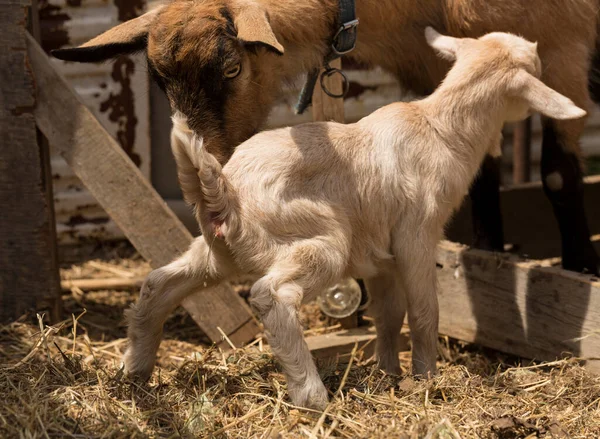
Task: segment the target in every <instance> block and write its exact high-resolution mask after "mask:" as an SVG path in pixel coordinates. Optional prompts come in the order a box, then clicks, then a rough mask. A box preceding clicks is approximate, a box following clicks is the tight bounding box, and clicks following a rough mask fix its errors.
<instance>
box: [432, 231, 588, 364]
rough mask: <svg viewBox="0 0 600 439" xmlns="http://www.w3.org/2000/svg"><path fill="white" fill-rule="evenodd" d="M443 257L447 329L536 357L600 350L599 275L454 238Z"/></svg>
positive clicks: (442, 324) (442, 250)
mask: <svg viewBox="0 0 600 439" xmlns="http://www.w3.org/2000/svg"><path fill="white" fill-rule="evenodd" d="M438 263H439V264H440V265H441V266H443V268H438V277H439V281H440V292H439V302H440V333H442V334H446V335H449V336H451V337H454V338H457V339H460V340H465V341H468V342H474V343H478V344H481V345H482V346H486V347H490V348H493V349H497V350H500V351H503V352H507V353H509V354H515V355H520V356H522V357H525V358H533V359H537V360H554V359H556V358H558V357H561V356H563V355H564V354H567V353H570V354H573V355H575V356H577V357H584V358H600V282H599V281H598V279H594V278H592V277H591V276H584V275H579V274H576V273H571V272H567V271H564V270H561V269H559V268H556V267H551V266H550V264H549V263H548V261H523V260H520V259H518V258H516V257H511V256H500V255H495V254H493V253H489V252H484V251H480V250H471V249H468V248H467V247H465V246H461V245H458V244H453V243H450V242H447V241H445V242H443V243H442V244H441V245H440V246H439V248H438ZM590 367H591V368H592V369H594V370H598V362H595V361H592V362H590Z"/></svg>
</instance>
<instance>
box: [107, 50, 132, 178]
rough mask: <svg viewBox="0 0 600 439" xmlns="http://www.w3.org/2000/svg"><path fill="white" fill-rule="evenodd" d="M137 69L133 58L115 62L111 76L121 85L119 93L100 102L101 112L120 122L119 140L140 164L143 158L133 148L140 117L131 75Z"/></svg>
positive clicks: (123, 57) (113, 120) (124, 58)
mask: <svg viewBox="0 0 600 439" xmlns="http://www.w3.org/2000/svg"><path fill="white" fill-rule="evenodd" d="M134 71H135V64H134V62H133V61H132V60H131V58H129V57H127V56H121V57H119V58H117V60H116V61H115V63H114V64H113V71H112V74H111V77H112V79H113V81H115V82H116V83H117V84H119V85H120V86H121V90H120V91H119V92H118V93H117V94H113V93H110V95H109V96H108V99H106V100H105V101H103V102H101V103H100V112H102V113H106V112H108V118H109V119H110V121H111V122H114V123H116V124H118V127H119V128H118V130H117V141H118V142H119V143H120V144H121V147H122V148H123V150H124V151H125V152H126V153H127V154H128V155H129V157H130V158H131V160H133V162H134V163H135V164H136V166H139V165H140V164H141V158H140V156H139V154H136V153H135V152H134V151H133V149H134V146H135V127H136V125H137V123H138V119H137V117H136V114H135V100H134V96H133V90H132V88H131V76H132V75H133V73H134Z"/></svg>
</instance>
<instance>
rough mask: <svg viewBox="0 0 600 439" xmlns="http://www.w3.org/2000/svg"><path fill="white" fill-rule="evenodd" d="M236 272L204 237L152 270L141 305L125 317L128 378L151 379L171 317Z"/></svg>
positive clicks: (133, 308)
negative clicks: (198, 294)
mask: <svg viewBox="0 0 600 439" xmlns="http://www.w3.org/2000/svg"><path fill="white" fill-rule="evenodd" d="M218 245H220V243H219V244H218ZM234 271H235V269H234V265H233V263H232V261H231V260H230V258H229V257H228V255H227V253H226V251H224V250H223V249H218V250H216V251H214V252H213V251H211V249H210V248H209V245H208V244H207V243H206V241H205V240H204V238H203V237H199V238H196V239H195V240H194V242H193V243H192V245H191V246H190V248H189V250H188V251H187V252H185V253H184V254H183V255H182V256H181V257H179V258H178V259H176V260H175V261H173V262H171V263H170V264H168V265H165V266H164V267H161V268H158V269H156V270H153V271H152V272H151V273H150V274H149V275H148V277H147V278H146V281H145V282H144V285H143V286H142V290H141V293H140V298H139V300H138V302H137V303H136V304H135V305H133V306H132V307H131V309H129V310H128V311H127V313H126V316H127V322H128V324H129V328H128V332H127V336H128V338H129V346H128V348H127V351H126V352H125V355H124V358H123V362H124V365H125V372H126V374H127V375H129V376H132V377H136V378H140V379H147V378H149V377H150V375H151V374H152V369H153V368H154V364H155V362H156V352H157V350H158V347H159V345H160V341H161V338H162V330H163V324H164V322H165V320H166V319H167V317H168V316H169V314H171V313H172V312H173V310H174V309H175V308H176V307H177V306H178V305H179V304H180V303H181V302H182V301H183V299H185V298H186V297H187V296H189V295H190V294H192V293H195V292H197V291H199V290H201V289H203V288H207V287H211V286H214V285H216V284H218V283H219V282H220V281H221V279H223V277H224V276H229V275H231V274H232V273H233V272H234Z"/></svg>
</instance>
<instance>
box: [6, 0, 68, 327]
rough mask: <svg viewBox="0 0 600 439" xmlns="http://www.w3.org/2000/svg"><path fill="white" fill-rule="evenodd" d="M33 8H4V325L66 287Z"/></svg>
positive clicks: (54, 303)
mask: <svg viewBox="0 0 600 439" xmlns="http://www.w3.org/2000/svg"><path fill="white" fill-rule="evenodd" d="M28 6H30V2H28V1H23V0H7V1H3V2H2V4H1V5H0V48H1V49H0V78H2V80H1V81H0V102H1V105H0V139H1V140H0V142H2V148H1V149H0V205H1V206H2V214H0V265H1V266H2V268H1V269H0V320H3V321H4V320H7V319H14V318H17V317H21V316H22V314H23V313H25V312H26V311H29V310H32V309H34V310H35V309H40V308H42V307H43V308H46V307H50V309H51V310H52V311H51V314H52V316H51V317H52V318H53V319H57V318H58V314H59V310H60V308H59V306H60V285H59V275H58V263H57V258H56V239H55V232H54V217H53V210H52V187H51V179H50V174H49V155H48V151H47V145H44V144H43V142H38V133H37V131H36V126H35V118H34V115H33V109H34V106H35V88H34V81H33V75H32V72H31V70H30V68H29V61H28V59H27V51H26V48H27V43H26V34H27V31H26V30H25V25H26V23H27V8H28ZM40 140H41V139H40Z"/></svg>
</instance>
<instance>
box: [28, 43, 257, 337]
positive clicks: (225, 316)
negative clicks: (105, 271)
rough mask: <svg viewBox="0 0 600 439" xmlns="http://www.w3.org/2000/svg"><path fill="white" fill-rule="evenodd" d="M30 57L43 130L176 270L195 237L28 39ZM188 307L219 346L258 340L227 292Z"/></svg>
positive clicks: (144, 243)
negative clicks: (226, 339)
mask: <svg viewBox="0 0 600 439" xmlns="http://www.w3.org/2000/svg"><path fill="white" fill-rule="evenodd" d="M27 50H28V53H29V59H30V62H31V67H32V70H33V72H34V76H35V82H36V84H35V85H36V92H37V105H36V108H35V111H34V114H35V120H36V123H37V125H38V127H39V128H40V130H41V131H42V132H43V133H44V135H45V136H46V137H47V139H48V141H49V142H50V144H51V145H52V146H53V147H54V148H55V149H56V150H57V151H58V152H59V153H60V154H61V156H62V157H63V158H64V159H65V160H66V162H67V163H68V164H69V166H71V168H72V169H73V172H74V173H75V174H76V175H77V177H79V179H80V180H81V181H82V182H83V183H84V184H85V186H86V187H87V188H88V190H89V191H90V192H91V193H92V195H93V196H94V197H95V198H96V200H97V201H98V202H99V203H100V204H101V205H102V207H103V208H104V209H105V210H106V212H107V213H108V214H109V215H110V217H111V218H112V219H113V220H114V221H115V223H116V224H117V225H118V226H119V227H120V228H121V230H122V231H123V233H125V235H126V236H127V238H128V239H129V240H130V241H131V243H132V244H133V245H134V246H135V248H136V249H137V250H138V251H139V252H140V254H141V255H142V256H143V257H144V258H145V259H147V260H148V261H150V264H151V265H152V267H154V268H157V267H161V266H163V265H165V264H167V263H169V262H171V261H172V260H173V259H174V258H175V257H177V256H179V255H180V254H181V253H182V252H183V251H185V250H187V248H188V246H189V245H190V242H191V241H192V235H191V234H190V233H189V231H188V230H187V229H186V228H185V226H184V225H183V224H182V223H181V222H180V221H179V219H178V218H177V217H176V216H175V214H174V213H173V212H172V211H171V210H170V209H169V207H168V206H167V204H166V203H165V202H164V201H163V199H162V198H161V197H160V195H159V194H158V193H157V192H156V191H155V190H154V188H153V187H152V185H151V184H150V182H148V181H147V180H146V179H145V178H144V176H143V175H142V173H141V172H140V171H139V169H138V168H137V167H136V166H135V165H134V164H133V162H132V161H131V160H130V159H129V157H128V156H127V155H126V154H125V152H124V151H123V150H122V149H121V147H120V146H119V144H118V143H117V142H116V141H115V140H114V139H113V138H112V137H111V136H110V134H108V133H107V132H106V131H105V130H104V128H103V127H102V126H101V125H100V123H99V122H98V120H97V119H96V118H95V117H94V115H93V114H92V113H91V112H90V110H89V109H88V108H86V106H85V105H84V104H83V103H82V102H81V101H80V99H79V97H78V96H77V94H76V93H75V92H74V91H73V89H72V88H71V87H70V85H69V84H68V83H67V82H66V81H65V79H64V78H63V77H62V75H61V74H60V73H59V72H57V71H56V69H55V68H54V66H53V65H52V63H51V61H50V60H49V59H48V57H47V55H46V54H45V53H44V51H43V50H42V48H41V47H40V46H39V45H38V44H37V42H36V41H35V40H34V39H33V37H31V36H30V35H28V38H27ZM183 306H184V308H185V309H186V310H187V311H188V312H189V313H190V315H191V316H192V318H193V319H194V320H195V321H196V323H197V324H198V326H200V328H201V329H202V330H203V331H204V332H205V333H206V334H207V335H208V336H209V337H210V339H211V340H212V341H213V342H217V343H222V340H223V336H222V334H221V332H220V331H219V329H218V328H220V329H221V330H222V331H223V332H224V333H225V334H226V335H227V336H228V337H229V339H230V340H231V341H232V342H233V343H234V344H235V345H236V346H240V345H242V344H244V343H246V342H248V341H250V340H251V339H252V338H254V336H255V335H256V334H257V333H258V332H259V328H258V325H257V324H256V322H255V320H254V318H253V316H252V314H251V312H250V310H249V308H248V307H247V306H246V304H245V303H244V301H243V299H242V298H240V297H239V296H238V295H237V294H236V293H235V292H234V291H233V289H232V288H231V287H230V286H229V285H222V286H220V287H217V288H212V289H210V290H205V291H203V292H202V293H197V294H195V295H193V296H191V297H189V298H188V299H186V300H185V301H184V303H183ZM222 346H224V347H226V346H227V344H222Z"/></svg>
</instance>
